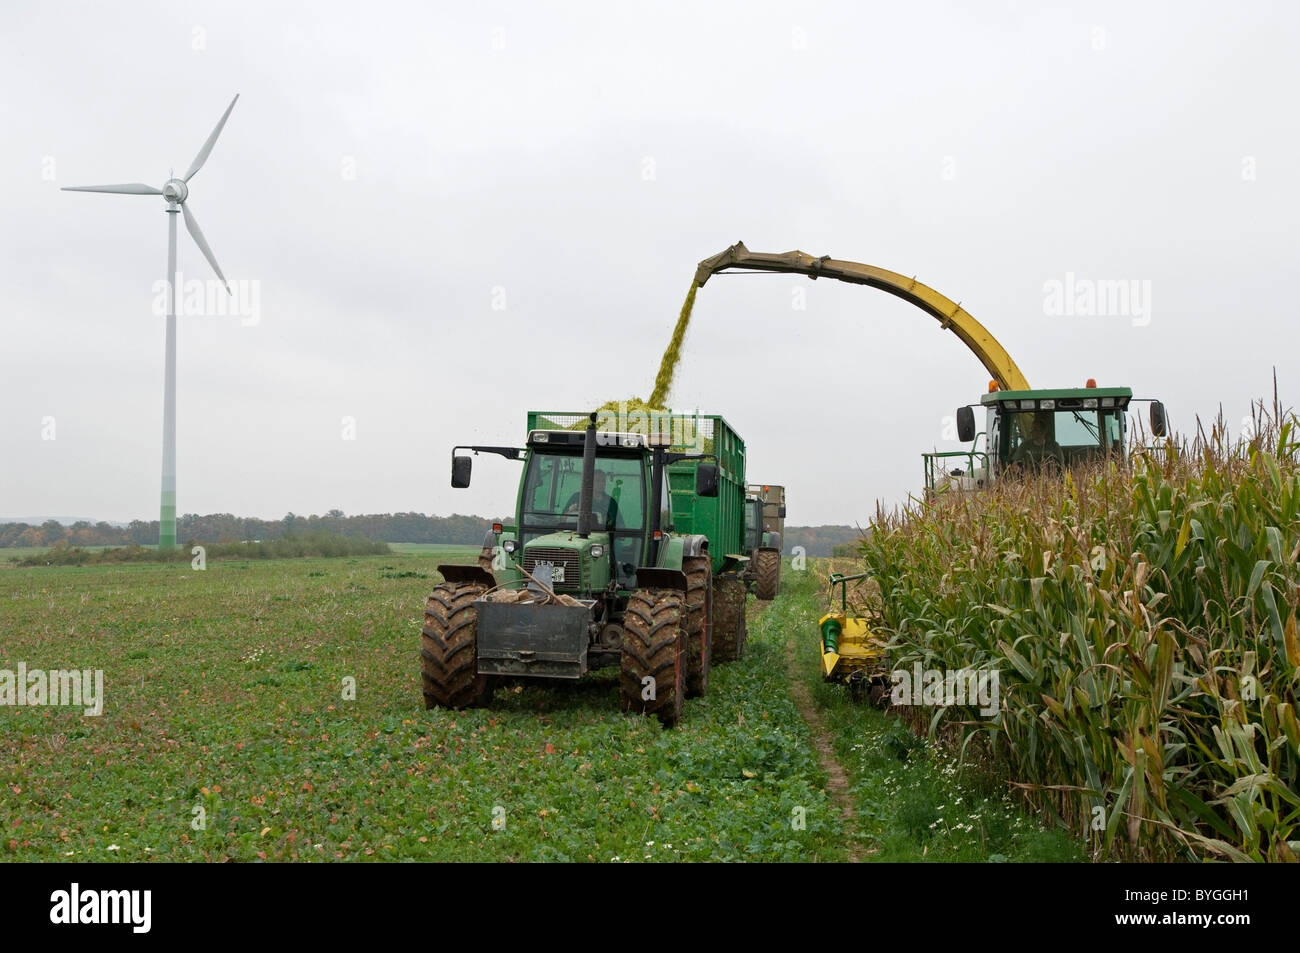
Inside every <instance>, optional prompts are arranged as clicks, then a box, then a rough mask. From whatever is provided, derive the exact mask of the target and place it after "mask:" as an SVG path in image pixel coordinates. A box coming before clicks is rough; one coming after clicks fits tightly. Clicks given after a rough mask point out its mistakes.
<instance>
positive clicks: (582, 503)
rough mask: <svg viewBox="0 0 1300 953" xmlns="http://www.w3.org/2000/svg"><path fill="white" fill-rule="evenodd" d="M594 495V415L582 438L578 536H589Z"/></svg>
mask: <svg viewBox="0 0 1300 953" xmlns="http://www.w3.org/2000/svg"><path fill="white" fill-rule="evenodd" d="M595 495H596V415H595V414H592V415H591V423H589V424H587V432H586V434H584V435H583V438H582V486H581V487H580V488H579V490H578V536H579V538H581V539H586V538H587V537H588V536H590V535H591V504H592V498H593V497H594V496H595Z"/></svg>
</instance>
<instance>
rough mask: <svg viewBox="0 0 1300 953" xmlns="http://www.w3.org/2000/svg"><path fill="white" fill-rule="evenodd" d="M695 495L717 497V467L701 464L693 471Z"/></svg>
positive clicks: (710, 464) (715, 465)
mask: <svg viewBox="0 0 1300 953" xmlns="http://www.w3.org/2000/svg"><path fill="white" fill-rule="evenodd" d="M695 495H696V496H717V495H718V465H717V464H716V463H701V464H700V465H699V466H698V467H697V468H696V470H695Z"/></svg>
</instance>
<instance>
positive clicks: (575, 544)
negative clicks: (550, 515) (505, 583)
mask: <svg viewBox="0 0 1300 953" xmlns="http://www.w3.org/2000/svg"><path fill="white" fill-rule="evenodd" d="M609 552H610V540H609V534H608V533H604V532H599V533H592V534H591V535H590V536H588V537H587V538H586V539H583V538H582V537H581V536H579V535H578V532H577V530H560V531H559V532H555V533H547V534H546V535H544V536H536V537H534V538H533V539H530V540H529V541H528V543H527V545H525V546H524V553H523V560H522V563H521V565H522V567H523V571H524V574H525V575H529V576H531V575H533V572H534V570H535V569H537V568H538V567H539V566H549V567H550V571H551V578H552V579H553V580H554V585H555V589H556V591H557V592H561V591H562V592H579V591H581V592H591V591H593V590H598V589H603V588H605V586H606V585H607V584H608V583H609V566H610V558H609Z"/></svg>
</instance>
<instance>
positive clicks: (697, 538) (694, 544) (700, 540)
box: [682, 533, 709, 556]
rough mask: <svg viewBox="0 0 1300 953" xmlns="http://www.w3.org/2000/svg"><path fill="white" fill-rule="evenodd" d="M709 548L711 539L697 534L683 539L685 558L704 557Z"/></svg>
mask: <svg viewBox="0 0 1300 953" xmlns="http://www.w3.org/2000/svg"><path fill="white" fill-rule="evenodd" d="M708 548H709V537H707V536H705V535H703V534H699V533H695V534H692V535H690V536H683V537H682V555H683V556H703V555H705V553H706V551H707V550H708Z"/></svg>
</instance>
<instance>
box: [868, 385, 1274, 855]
mask: <svg viewBox="0 0 1300 953" xmlns="http://www.w3.org/2000/svg"><path fill="white" fill-rule="evenodd" d="M1254 421H1255V427H1254V431H1255V435H1254V436H1253V438H1252V439H1251V440H1250V441H1249V442H1238V443H1236V444H1229V441H1228V438H1227V436H1226V430H1225V428H1224V427H1223V425H1222V421H1220V422H1219V423H1217V424H1216V425H1215V426H1214V427H1212V428H1211V430H1210V432H1209V433H1208V434H1207V433H1205V432H1204V431H1201V432H1199V433H1198V435H1197V436H1196V438H1195V439H1193V440H1191V441H1183V442H1182V443H1181V444H1176V443H1174V442H1169V443H1167V444H1166V445H1164V446H1163V447H1160V448H1158V449H1148V450H1139V451H1138V452H1137V453H1135V454H1134V455H1133V458H1132V459H1131V460H1130V461H1129V462H1128V463H1127V464H1124V465H1117V464H1107V465H1105V466H1098V467H1096V468H1093V469H1091V470H1088V471H1084V472H1078V471H1076V472H1073V473H1069V474H1066V475H1065V479H1064V480H1062V479H1061V478H1060V477H1059V476H1058V477H1057V478H1056V479H1051V478H1049V477H1042V478H1035V479H1028V480H1024V481H1016V482H1010V481H1008V482H1003V483H1000V484H998V485H996V486H995V487H993V488H991V489H989V490H985V491H982V492H979V493H975V494H962V493H952V494H941V495H939V496H938V497H937V498H935V499H934V500H932V501H931V502H929V503H924V504H923V503H919V502H918V503H915V504H913V505H912V506H910V507H909V508H907V509H906V510H903V511H896V512H892V513H884V512H882V513H880V514H878V517H877V520H876V523H875V526H874V532H873V533H872V535H871V538H870V539H867V540H864V541H863V544H862V546H863V556H864V558H865V561H866V563H867V568H868V569H870V570H871V571H872V572H873V573H874V575H875V577H876V579H877V581H878V582H879V585H880V591H881V604H880V606H878V607H877V611H879V612H880V613H881V614H882V617H883V620H884V624H885V629H886V632H887V633H888V635H889V637H890V640H891V641H890V664H891V667H892V668H895V669H900V668H911V667H912V666H913V665H914V663H916V662H920V663H921V665H922V666H923V667H924V668H927V669H937V670H941V671H950V670H954V669H962V668H996V669H997V670H998V672H999V684H1000V687H1001V691H1000V713H999V714H998V715H996V716H994V717H992V718H989V717H983V716H981V715H980V714H979V713H978V712H977V711H976V710H975V709H974V708H964V709H963V708H956V707H953V708H947V709H939V710H938V711H936V712H930V711H928V710H913V714H916V715H924V716H925V717H927V718H928V719H929V728H930V731H931V732H933V733H936V734H940V735H943V736H945V737H948V738H950V739H951V740H952V741H953V743H955V744H960V746H961V750H962V751H963V752H964V753H967V754H970V753H971V752H972V749H974V750H977V751H978V752H979V754H980V756H981V757H985V758H990V759H995V760H996V762H997V763H998V764H999V765H1000V766H1002V767H1003V768H1004V769H1005V771H1006V772H1007V774H1008V777H1009V778H1010V781H1011V783H1012V784H1013V785H1014V786H1015V787H1016V788H1017V789H1018V790H1019V791H1021V792H1022V793H1023V795H1024V797H1025V798H1026V799H1027V800H1028V801H1029V802H1030V803H1031V804H1032V805H1033V806H1034V807H1035V808H1037V809H1039V810H1042V811H1044V812H1047V813H1049V814H1051V815H1053V816H1055V817H1056V818H1057V819H1058V820H1059V821H1060V822H1061V823H1063V824H1065V825H1067V826H1068V827H1069V828H1070V829H1072V830H1077V831H1078V832H1079V834H1080V836H1081V837H1084V838H1086V839H1087V841H1088V844H1089V847H1090V849H1091V850H1092V852H1093V855H1094V857H1096V858H1098V859H1125V860H1176V859H1198V860H1201V859H1221V860H1234V861H1265V860H1267V861H1294V860H1296V859H1297V856H1298V855H1300V723H1298V722H1297V714H1296V695H1297V678H1298V676H1297V672H1298V671H1300V647H1297V636H1296V614H1297V601H1298V600H1300V566H1298V565H1297V560H1298V559H1300V461H1298V455H1300V424H1298V422H1297V419H1296V417H1295V415H1294V414H1293V413H1291V412H1283V411H1282V410H1281V408H1280V407H1279V406H1278V404H1277V402H1276V400H1275V401H1274V402H1273V406H1272V407H1271V408H1265V406H1264V405H1263V404H1260V405H1258V406H1257V407H1256V409H1255V411H1254Z"/></svg>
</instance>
